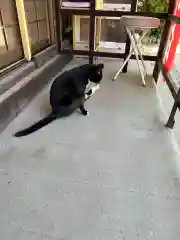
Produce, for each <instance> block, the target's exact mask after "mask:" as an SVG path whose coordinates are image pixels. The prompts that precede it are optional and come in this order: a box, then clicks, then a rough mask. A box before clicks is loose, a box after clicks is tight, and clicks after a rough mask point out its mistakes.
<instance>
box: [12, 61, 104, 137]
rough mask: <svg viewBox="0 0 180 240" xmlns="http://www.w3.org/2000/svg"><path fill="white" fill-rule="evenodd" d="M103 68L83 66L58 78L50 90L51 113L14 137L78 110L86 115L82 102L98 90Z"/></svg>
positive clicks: (31, 131)
mask: <svg viewBox="0 0 180 240" xmlns="http://www.w3.org/2000/svg"><path fill="white" fill-rule="evenodd" d="M103 68H104V65H103V64H97V65H95V64H93V65H90V64H85V65H82V66H79V67H76V68H73V69H71V70H69V71H65V72H64V73H62V74H61V75H60V76H58V77H57V78H56V79H55V80H54V82H53V83H52V86H51V89H50V105H51V108H52V111H51V113H50V114H49V115H48V116H47V117H45V118H43V119H41V120H40V121H38V122H37V123H35V124H33V125H32V126H30V127H28V128H26V129H23V130H20V131H18V132H16V133H15V135H14V136H16V137H21V136H26V135H29V134H31V133H33V132H35V131H37V130H39V129H40V128H42V127H44V126H46V125H47V124H49V123H50V122H52V121H54V120H55V119H57V118H61V117H65V116H69V115H70V114H72V113H73V112H74V111H75V110H76V109H78V108H79V109H80V111H81V112H82V114H83V115H87V114H88V111H87V110H86V109H85V108H84V102H85V101H86V100H87V99H88V98H90V97H91V96H92V95H93V94H94V93H95V92H96V91H97V90H98V88H99V84H100V82H101V80H102V77H103Z"/></svg>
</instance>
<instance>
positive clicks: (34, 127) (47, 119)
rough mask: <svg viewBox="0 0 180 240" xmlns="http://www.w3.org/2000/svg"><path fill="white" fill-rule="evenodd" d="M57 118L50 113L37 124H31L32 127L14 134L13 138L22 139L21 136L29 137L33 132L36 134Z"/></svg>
mask: <svg viewBox="0 0 180 240" xmlns="http://www.w3.org/2000/svg"><path fill="white" fill-rule="evenodd" d="M57 117H58V116H57V115H55V114H52V113H50V114H49V115H48V116H47V117H45V118H43V119H41V120H40V121H39V122H37V123H35V124H33V125H32V126H30V127H28V128H25V129H23V130H20V131H18V132H16V133H15V134H14V136H15V137H22V136H26V135H29V134H31V133H33V132H36V131H37V130H39V129H40V128H42V127H44V126H46V125H48V124H49V123H51V122H52V121H54V120H55V119H56V118H57Z"/></svg>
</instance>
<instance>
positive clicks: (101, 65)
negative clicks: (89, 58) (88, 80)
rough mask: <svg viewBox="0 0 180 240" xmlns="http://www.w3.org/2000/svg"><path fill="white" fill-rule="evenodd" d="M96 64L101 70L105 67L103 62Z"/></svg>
mask: <svg viewBox="0 0 180 240" xmlns="http://www.w3.org/2000/svg"><path fill="white" fill-rule="evenodd" d="M96 66H97V68H98V69H99V70H103V68H104V64H103V63H99V64H97V65H96Z"/></svg>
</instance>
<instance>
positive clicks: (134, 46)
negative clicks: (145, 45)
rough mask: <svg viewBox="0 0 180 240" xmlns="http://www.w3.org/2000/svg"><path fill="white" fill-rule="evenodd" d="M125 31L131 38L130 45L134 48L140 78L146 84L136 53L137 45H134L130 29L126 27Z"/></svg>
mask: <svg viewBox="0 0 180 240" xmlns="http://www.w3.org/2000/svg"><path fill="white" fill-rule="evenodd" d="M127 32H128V35H129V37H130V39H131V42H132V46H133V48H134V52H135V55H136V60H137V64H138V68H139V72H140V74H141V79H142V84H143V86H146V82H145V79H144V74H143V70H142V69H141V63H140V60H139V55H138V50H137V47H136V43H135V41H134V38H133V36H132V34H131V31H130V30H129V29H128V28H127Z"/></svg>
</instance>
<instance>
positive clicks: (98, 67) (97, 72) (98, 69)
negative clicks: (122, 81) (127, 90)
mask: <svg viewBox="0 0 180 240" xmlns="http://www.w3.org/2000/svg"><path fill="white" fill-rule="evenodd" d="M103 69H104V64H103V63H99V64H93V65H92V66H91V68H90V72H89V81H90V82H93V83H95V84H100V82H101V80H102V78H103Z"/></svg>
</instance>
